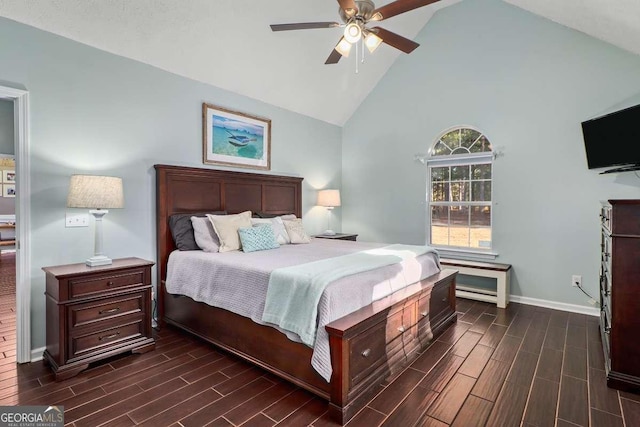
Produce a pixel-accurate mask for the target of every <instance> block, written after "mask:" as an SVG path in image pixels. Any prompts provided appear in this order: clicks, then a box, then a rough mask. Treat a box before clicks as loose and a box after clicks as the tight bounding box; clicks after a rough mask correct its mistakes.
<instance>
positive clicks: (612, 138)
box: [582, 105, 640, 172]
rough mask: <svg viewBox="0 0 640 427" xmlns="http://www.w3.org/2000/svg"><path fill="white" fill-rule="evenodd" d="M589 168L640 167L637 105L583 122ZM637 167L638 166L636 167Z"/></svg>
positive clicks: (638, 111)
mask: <svg viewBox="0 0 640 427" xmlns="http://www.w3.org/2000/svg"><path fill="white" fill-rule="evenodd" d="M582 135H583V136H584V146H585V150H586V152H587V164H588V166H589V169H596V168H605V167H610V166H620V165H629V167H627V168H617V169H615V170H612V171H607V172H622V171H624V170H636V169H638V168H640V105H636V106H635V107H631V108H627V109H625V110H620V111H616V112H615V113H611V114H607V115H605V116H602V117H598V118H595V119H592V120H587V121H586V122H582ZM636 166H637V167H636Z"/></svg>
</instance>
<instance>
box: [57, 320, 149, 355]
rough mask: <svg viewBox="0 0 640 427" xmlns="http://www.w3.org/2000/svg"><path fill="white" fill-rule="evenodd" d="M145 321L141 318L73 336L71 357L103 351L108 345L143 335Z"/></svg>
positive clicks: (123, 342)
mask: <svg viewBox="0 0 640 427" xmlns="http://www.w3.org/2000/svg"><path fill="white" fill-rule="evenodd" d="M143 333H144V322H143V319H142V318H139V319H137V320H135V321H133V322H131V323H129V324H126V325H119V326H115V327H112V328H108V329H103V330H101V331H98V332H92V333H88V334H85V335H79V336H77V337H72V338H71V340H70V342H69V345H70V347H71V348H70V349H69V357H70V359H76V358H80V357H86V356H88V355H90V354H92V353H97V352H103V351H105V350H106V349H107V348H108V347H118V346H120V345H125V344H127V343H128V342H129V341H133V340H136V339H137V338H140V337H142V334H143Z"/></svg>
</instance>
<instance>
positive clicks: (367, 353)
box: [362, 348, 371, 357]
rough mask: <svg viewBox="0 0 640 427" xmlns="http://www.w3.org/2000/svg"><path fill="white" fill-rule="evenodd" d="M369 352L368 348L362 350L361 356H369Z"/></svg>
mask: <svg viewBox="0 0 640 427" xmlns="http://www.w3.org/2000/svg"><path fill="white" fill-rule="evenodd" d="M370 354H371V349H370V348H368V349H366V350H365V351H363V352H362V357H369V355H370Z"/></svg>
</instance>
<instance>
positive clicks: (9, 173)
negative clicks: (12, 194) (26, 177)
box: [2, 169, 16, 184]
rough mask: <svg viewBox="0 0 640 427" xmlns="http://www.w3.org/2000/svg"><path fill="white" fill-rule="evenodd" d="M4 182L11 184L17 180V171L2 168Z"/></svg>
mask: <svg viewBox="0 0 640 427" xmlns="http://www.w3.org/2000/svg"><path fill="white" fill-rule="evenodd" d="M2 182H4V183H5V184H10V183H13V182H16V171H14V170H9V169H3V170H2Z"/></svg>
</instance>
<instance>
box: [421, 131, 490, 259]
mask: <svg viewBox="0 0 640 427" xmlns="http://www.w3.org/2000/svg"><path fill="white" fill-rule="evenodd" d="M492 163H493V151H492V148H491V143H490V142H489V140H488V139H487V138H486V137H485V136H484V135H483V134H482V133H481V132H479V131H477V130H475V129H472V128H469V127H457V128H454V129H452V130H448V131H446V132H445V133H443V134H442V135H441V136H440V137H439V138H438V140H437V141H436V142H435V144H433V147H432V149H431V150H430V152H429V158H428V159H427V165H428V167H429V168H428V170H429V172H428V185H427V188H428V190H427V191H428V195H427V197H428V203H429V213H430V215H429V244H431V245H433V246H436V247H441V248H459V249H467V250H483V249H484V250H488V249H491V196H492V194H491V193H492V191H491V189H492V186H491V182H492V170H491V169H492Z"/></svg>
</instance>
